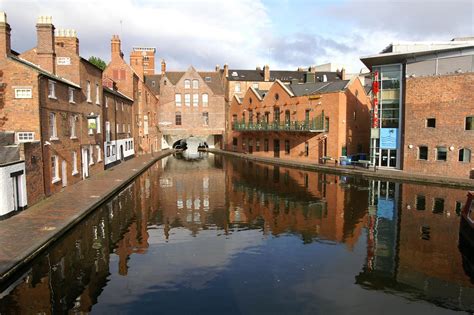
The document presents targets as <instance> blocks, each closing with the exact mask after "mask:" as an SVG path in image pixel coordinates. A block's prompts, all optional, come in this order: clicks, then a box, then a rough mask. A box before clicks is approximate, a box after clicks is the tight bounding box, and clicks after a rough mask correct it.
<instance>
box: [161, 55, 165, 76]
mask: <svg viewBox="0 0 474 315" xmlns="http://www.w3.org/2000/svg"><path fill="white" fill-rule="evenodd" d="M165 73H166V61H165V60H164V59H161V75H162V76H163V75H165Z"/></svg>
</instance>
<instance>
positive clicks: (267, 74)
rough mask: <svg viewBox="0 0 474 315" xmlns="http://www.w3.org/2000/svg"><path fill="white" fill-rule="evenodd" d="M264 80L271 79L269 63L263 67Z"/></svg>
mask: <svg viewBox="0 0 474 315" xmlns="http://www.w3.org/2000/svg"><path fill="white" fill-rule="evenodd" d="M263 80H264V81H270V66H269V65H265V66H264V67H263Z"/></svg>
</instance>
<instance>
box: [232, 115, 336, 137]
mask: <svg viewBox="0 0 474 315" xmlns="http://www.w3.org/2000/svg"><path fill="white" fill-rule="evenodd" d="M328 122H329V120H328V119H327V117H325V116H324V115H321V116H319V117H316V118H313V119H311V120H306V121H285V122H276V121H275V122H270V123H267V122H259V123H251V122H248V123H246V122H234V123H233V128H232V129H233V130H235V131H284V132H318V133H319V132H328V131H329V126H328Z"/></svg>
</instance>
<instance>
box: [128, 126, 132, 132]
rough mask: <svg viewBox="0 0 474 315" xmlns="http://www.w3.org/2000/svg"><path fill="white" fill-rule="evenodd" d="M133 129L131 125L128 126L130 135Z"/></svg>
mask: <svg viewBox="0 0 474 315" xmlns="http://www.w3.org/2000/svg"><path fill="white" fill-rule="evenodd" d="M131 130H132V128H131V127H130V124H128V133H131Z"/></svg>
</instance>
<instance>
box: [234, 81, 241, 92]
mask: <svg viewBox="0 0 474 315" xmlns="http://www.w3.org/2000/svg"><path fill="white" fill-rule="evenodd" d="M240 91H241V90H240V82H236V83H235V85H234V92H235V93H240Z"/></svg>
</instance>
